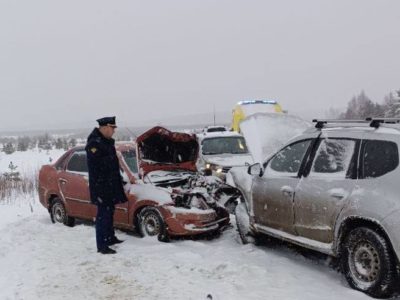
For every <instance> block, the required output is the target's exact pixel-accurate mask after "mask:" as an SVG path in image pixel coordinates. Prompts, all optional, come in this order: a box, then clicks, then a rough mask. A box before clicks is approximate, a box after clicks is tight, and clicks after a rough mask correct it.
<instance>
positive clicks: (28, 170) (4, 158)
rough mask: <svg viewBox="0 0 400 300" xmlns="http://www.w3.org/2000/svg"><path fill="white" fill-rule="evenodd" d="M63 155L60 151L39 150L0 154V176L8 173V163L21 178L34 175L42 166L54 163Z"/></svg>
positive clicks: (62, 151)
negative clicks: (15, 167) (15, 168)
mask: <svg viewBox="0 0 400 300" xmlns="http://www.w3.org/2000/svg"><path fill="white" fill-rule="evenodd" d="M63 153H65V151H64V150H62V149H53V150H49V151H46V150H39V149H33V150H28V151H23V152H21V151H16V152H14V153H12V154H9V155H7V154H5V153H4V152H0V174H2V173H4V172H8V171H10V170H9V168H8V166H9V164H10V162H12V163H13V165H14V166H17V170H16V171H18V172H20V173H21V175H23V176H33V175H36V173H37V172H38V170H39V169H40V167H41V166H42V165H44V164H49V163H51V162H55V161H56V160H57V159H58V158H59V157H60V156H61V155H62V154H63Z"/></svg>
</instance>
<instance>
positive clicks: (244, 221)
mask: <svg viewBox="0 0 400 300" xmlns="http://www.w3.org/2000/svg"><path fill="white" fill-rule="evenodd" d="M235 218H236V226H237V228H238V232H239V236H240V239H241V241H242V243H243V244H244V245H246V244H249V243H251V244H256V243H257V236H256V235H255V234H254V233H253V232H252V231H251V229H250V215H249V212H248V210H247V206H246V203H244V202H240V203H239V204H238V205H237V206H236V208H235Z"/></svg>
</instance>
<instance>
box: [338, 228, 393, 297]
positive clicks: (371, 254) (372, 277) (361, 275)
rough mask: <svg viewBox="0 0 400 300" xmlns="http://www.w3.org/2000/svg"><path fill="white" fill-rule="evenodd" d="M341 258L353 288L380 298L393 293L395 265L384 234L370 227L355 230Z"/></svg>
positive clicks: (350, 234)
mask: <svg viewBox="0 0 400 300" xmlns="http://www.w3.org/2000/svg"><path fill="white" fill-rule="evenodd" d="M341 259H342V268H343V272H344V274H345V276H346V279H347V281H348V283H349V284H350V286H351V287H353V288H354V289H357V290H359V291H362V292H364V293H366V294H369V295H371V296H373V297H377V298H385V297H388V296H390V295H391V294H392V292H393V288H394V282H395V279H396V262H395V259H394V256H393V254H392V250H391V247H390V245H389V243H388V242H387V240H386V239H385V238H384V237H383V236H382V235H380V234H379V233H377V232H376V231H374V230H372V229H370V228H367V227H359V228H356V229H354V230H352V231H351V232H350V233H349V235H348V236H347V238H346V240H345V243H344V247H343V251H342V257H341Z"/></svg>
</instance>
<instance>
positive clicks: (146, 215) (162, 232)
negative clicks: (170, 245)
mask: <svg viewBox="0 0 400 300" xmlns="http://www.w3.org/2000/svg"><path fill="white" fill-rule="evenodd" d="M137 228H138V232H139V234H140V236H141V237H157V239H158V240H159V241H160V242H169V235H168V232H167V227H166V225H165V222H164V220H163V218H162V216H161V214H160V212H159V210H158V209H157V208H155V207H145V208H143V209H142V210H141V211H140V212H139V214H138V217H137Z"/></svg>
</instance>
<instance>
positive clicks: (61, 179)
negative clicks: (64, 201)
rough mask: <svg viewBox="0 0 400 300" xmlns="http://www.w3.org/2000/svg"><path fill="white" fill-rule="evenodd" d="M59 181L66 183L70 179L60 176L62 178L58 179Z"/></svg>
mask: <svg viewBox="0 0 400 300" xmlns="http://www.w3.org/2000/svg"><path fill="white" fill-rule="evenodd" d="M58 181H59V182H60V183H61V184H66V183H67V182H68V180H66V179H64V178H60V179H58Z"/></svg>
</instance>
